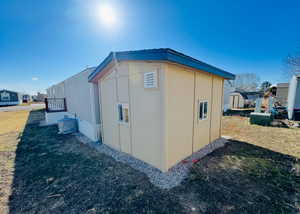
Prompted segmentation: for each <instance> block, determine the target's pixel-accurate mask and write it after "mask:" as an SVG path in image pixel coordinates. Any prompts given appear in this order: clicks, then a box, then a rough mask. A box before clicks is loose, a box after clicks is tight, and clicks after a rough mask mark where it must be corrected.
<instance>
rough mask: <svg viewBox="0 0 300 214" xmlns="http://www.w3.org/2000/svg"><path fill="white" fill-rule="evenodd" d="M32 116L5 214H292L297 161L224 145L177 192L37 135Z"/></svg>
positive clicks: (51, 134)
mask: <svg viewBox="0 0 300 214" xmlns="http://www.w3.org/2000/svg"><path fill="white" fill-rule="evenodd" d="M42 115H43V112H42V111H32V112H31V113H30V116H29V118H28V121H27V125H26V127H25V130H24V132H23V134H22V135H21V136H20V142H19V144H18V147H17V150H16V158H15V172H14V179H13V184H12V193H11V196H10V200H9V209H10V210H9V211H10V213H130V214H131V213H139V214H140V213H297V212H298V211H299V207H298V208H297V206H299V201H300V197H299V190H300V175H299V171H297V170H300V168H297V167H300V163H299V160H298V159H296V158H294V157H291V156H287V155H283V154H279V153H276V152H273V151H270V150H267V149H264V148H261V147H257V146H254V145H251V144H248V143H245V142H240V141H234V140H232V141H230V142H229V143H228V144H227V145H226V146H225V147H224V148H220V149H218V150H216V151H214V152H213V153H211V154H209V155H208V156H206V157H204V158H203V159H201V160H200V161H199V162H197V163H196V164H194V166H193V168H192V172H191V174H190V176H189V177H188V178H187V179H186V180H185V181H184V182H183V183H182V184H181V185H180V186H178V187H175V188H173V189H171V190H162V189H159V188H157V187H155V186H154V185H152V184H151V183H150V182H149V180H148V178H147V177H146V175H145V174H143V173H141V172H138V171H136V170H134V169H132V168H131V167H129V166H127V165H125V164H123V163H120V162H116V161H115V160H113V159H112V158H111V157H108V156H106V155H104V154H101V153H98V152H97V151H95V150H93V149H91V148H89V147H88V146H86V145H84V144H80V143H79V142H78V141H76V139H75V137H74V136H72V135H58V134H57V132H58V130H57V127H56V126H47V127H40V126H38V123H39V121H40V120H41V119H42V118H43V116H42ZM297 209H298V210H297Z"/></svg>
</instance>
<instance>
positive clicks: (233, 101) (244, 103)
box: [229, 91, 263, 109]
mask: <svg viewBox="0 0 300 214" xmlns="http://www.w3.org/2000/svg"><path fill="white" fill-rule="evenodd" d="M262 96H263V92H259V91H252V92H246V91H234V92H232V93H231V94H230V96H229V101H230V109H239V108H249V107H254V106H255V101H256V99H257V98H259V97H262Z"/></svg>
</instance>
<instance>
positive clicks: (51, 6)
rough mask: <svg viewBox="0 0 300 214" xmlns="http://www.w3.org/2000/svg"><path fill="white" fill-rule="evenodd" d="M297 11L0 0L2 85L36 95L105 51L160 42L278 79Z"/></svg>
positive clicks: (250, 5) (152, 0)
mask: <svg viewBox="0 0 300 214" xmlns="http://www.w3.org/2000/svg"><path fill="white" fill-rule="evenodd" d="M102 5H109V6H110V7H111V8H112V9H113V10H114V11H115V13H116V14H115V22H114V24H110V25H108V24H107V23H105V22H104V21H103V20H101V14H99V13H100V11H101V10H100V9H99V8H101V6H102ZM299 11H300V1H298V0H295V1H276V0H275V1H274V0H273V1H256V0H253V1H225V0H224V1H222V0H210V1H199V0H198V1H196V0H195V1H193V0H189V1H187V0H182V1H181V0H176V1H175V0H147V1H146V0H111V1H107V0H105V1H101V0H43V1H40V0H26V1H21V0H0V73H1V78H0V88H8V89H13V90H18V91H24V92H29V93H34V92H36V91H41V90H43V89H45V88H47V87H48V86H50V85H51V84H54V83H57V82H59V81H62V80H63V79H65V78H67V77H69V76H71V75H73V74H75V73H77V72H79V71H81V70H83V69H84V68H85V67H87V66H94V65H98V64H99V63H100V62H101V61H102V60H103V59H104V57H106V55H107V54H108V53H109V52H110V51H118V50H134V49H146V48H160V47H169V48H173V49H175V50H177V51H180V52H183V53H185V54H187V55H190V56H193V57H195V58H197V59H200V60H202V61H205V62H207V63H209V64H212V65H215V66H217V67H220V68H222V69H224V70H227V71H229V72H232V73H235V74H240V73H246V72H253V73H257V74H258V75H259V76H260V78H261V80H269V81H271V82H272V83H276V82H283V81H285V79H284V75H283V74H284V72H285V67H284V64H283V59H284V58H285V57H286V55H287V54H289V53H293V52H295V51H297V49H299V48H300V27H299V21H300V12H299Z"/></svg>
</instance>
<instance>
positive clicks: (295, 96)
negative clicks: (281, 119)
mask: <svg viewBox="0 0 300 214" xmlns="http://www.w3.org/2000/svg"><path fill="white" fill-rule="evenodd" d="M287 109H288V117H289V119H290V120H291V119H293V117H294V110H295V109H300V75H299V76H296V75H295V76H293V77H292V79H291V81H290V87H289V93H288V107H287Z"/></svg>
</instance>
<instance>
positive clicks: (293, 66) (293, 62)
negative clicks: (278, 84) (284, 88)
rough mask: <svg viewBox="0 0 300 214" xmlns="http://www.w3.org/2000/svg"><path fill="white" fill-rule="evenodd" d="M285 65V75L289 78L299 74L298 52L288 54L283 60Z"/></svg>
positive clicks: (299, 53) (299, 60) (299, 55)
mask: <svg viewBox="0 0 300 214" xmlns="http://www.w3.org/2000/svg"><path fill="white" fill-rule="evenodd" d="M285 64H286V65H287V71H288V72H287V73H286V74H287V75H288V77H289V78H290V77H291V76H293V75H295V74H300V51H298V52H296V53H294V54H289V55H288V56H287V58H286V59H285Z"/></svg>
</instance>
